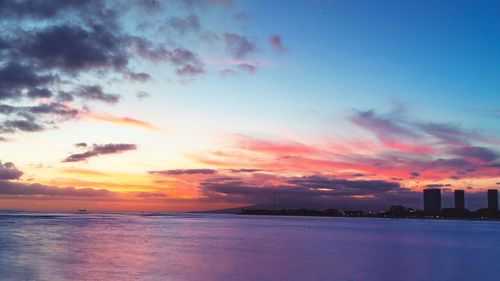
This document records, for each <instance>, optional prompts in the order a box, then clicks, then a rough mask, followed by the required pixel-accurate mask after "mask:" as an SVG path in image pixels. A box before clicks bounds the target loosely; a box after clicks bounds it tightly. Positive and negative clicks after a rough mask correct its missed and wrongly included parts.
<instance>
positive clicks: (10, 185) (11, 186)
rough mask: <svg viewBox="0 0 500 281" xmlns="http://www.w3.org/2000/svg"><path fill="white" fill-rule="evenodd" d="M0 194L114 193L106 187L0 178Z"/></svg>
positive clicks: (75, 194) (95, 194) (82, 194)
mask: <svg viewBox="0 0 500 281" xmlns="http://www.w3.org/2000/svg"><path fill="white" fill-rule="evenodd" d="M0 194H2V195H16V196H23V195H41V196H68V197H110V196H113V195H114V193H113V192H110V191H108V190H106V189H92V188H81V189H76V188H74V187H54V186H47V185H43V184H38V183H34V184H28V183H21V182H11V181H6V180H0Z"/></svg>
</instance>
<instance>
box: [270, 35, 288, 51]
mask: <svg viewBox="0 0 500 281" xmlns="http://www.w3.org/2000/svg"><path fill="white" fill-rule="evenodd" d="M268 42H269V44H270V45H271V47H272V48H273V50H274V51H275V52H277V53H284V52H286V50H287V48H285V46H284V45H283V42H282V40H281V37H280V36H279V35H271V36H269V39H268Z"/></svg>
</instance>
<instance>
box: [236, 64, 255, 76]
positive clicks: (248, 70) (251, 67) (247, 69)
mask: <svg viewBox="0 0 500 281" xmlns="http://www.w3.org/2000/svg"><path fill="white" fill-rule="evenodd" d="M238 69H239V70H241V71H244V72H246V73H250V74H254V73H255V71H256V70H257V67H256V66H255V65H252V64H249V63H240V64H238Z"/></svg>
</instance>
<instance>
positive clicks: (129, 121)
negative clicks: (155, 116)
mask: <svg viewBox="0 0 500 281" xmlns="http://www.w3.org/2000/svg"><path fill="white" fill-rule="evenodd" d="M83 117H84V118H88V119H92V120H97V121H102V122H107V123H112V124H117V125H124V126H133V127H139V128H144V129H149V130H159V128H158V127H156V126H154V125H153V124H151V123H149V122H146V121H143V120H139V119H135V118H132V117H118V116H113V115H110V114H99V113H88V114H85V115H83Z"/></svg>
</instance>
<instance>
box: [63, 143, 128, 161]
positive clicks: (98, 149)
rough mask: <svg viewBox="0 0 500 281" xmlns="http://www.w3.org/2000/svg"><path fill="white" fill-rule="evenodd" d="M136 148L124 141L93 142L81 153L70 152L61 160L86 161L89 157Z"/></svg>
mask: <svg viewBox="0 0 500 281" xmlns="http://www.w3.org/2000/svg"><path fill="white" fill-rule="evenodd" d="M80 147H82V146H80ZM136 149H137V146H136V145H135V144H125V143H110V144H94V145H92V146H91V147H89V148H88V150H87V151H85V152H83V153H75V154H71V155H70V156H68V157H67V158H65V159H64V160H63V161H62V162H80V161H86V160H87V159H89V158H92V157H97V156H100V155H107V154H118V153H122V152H125V151H130V150H136Z"/></svg>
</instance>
